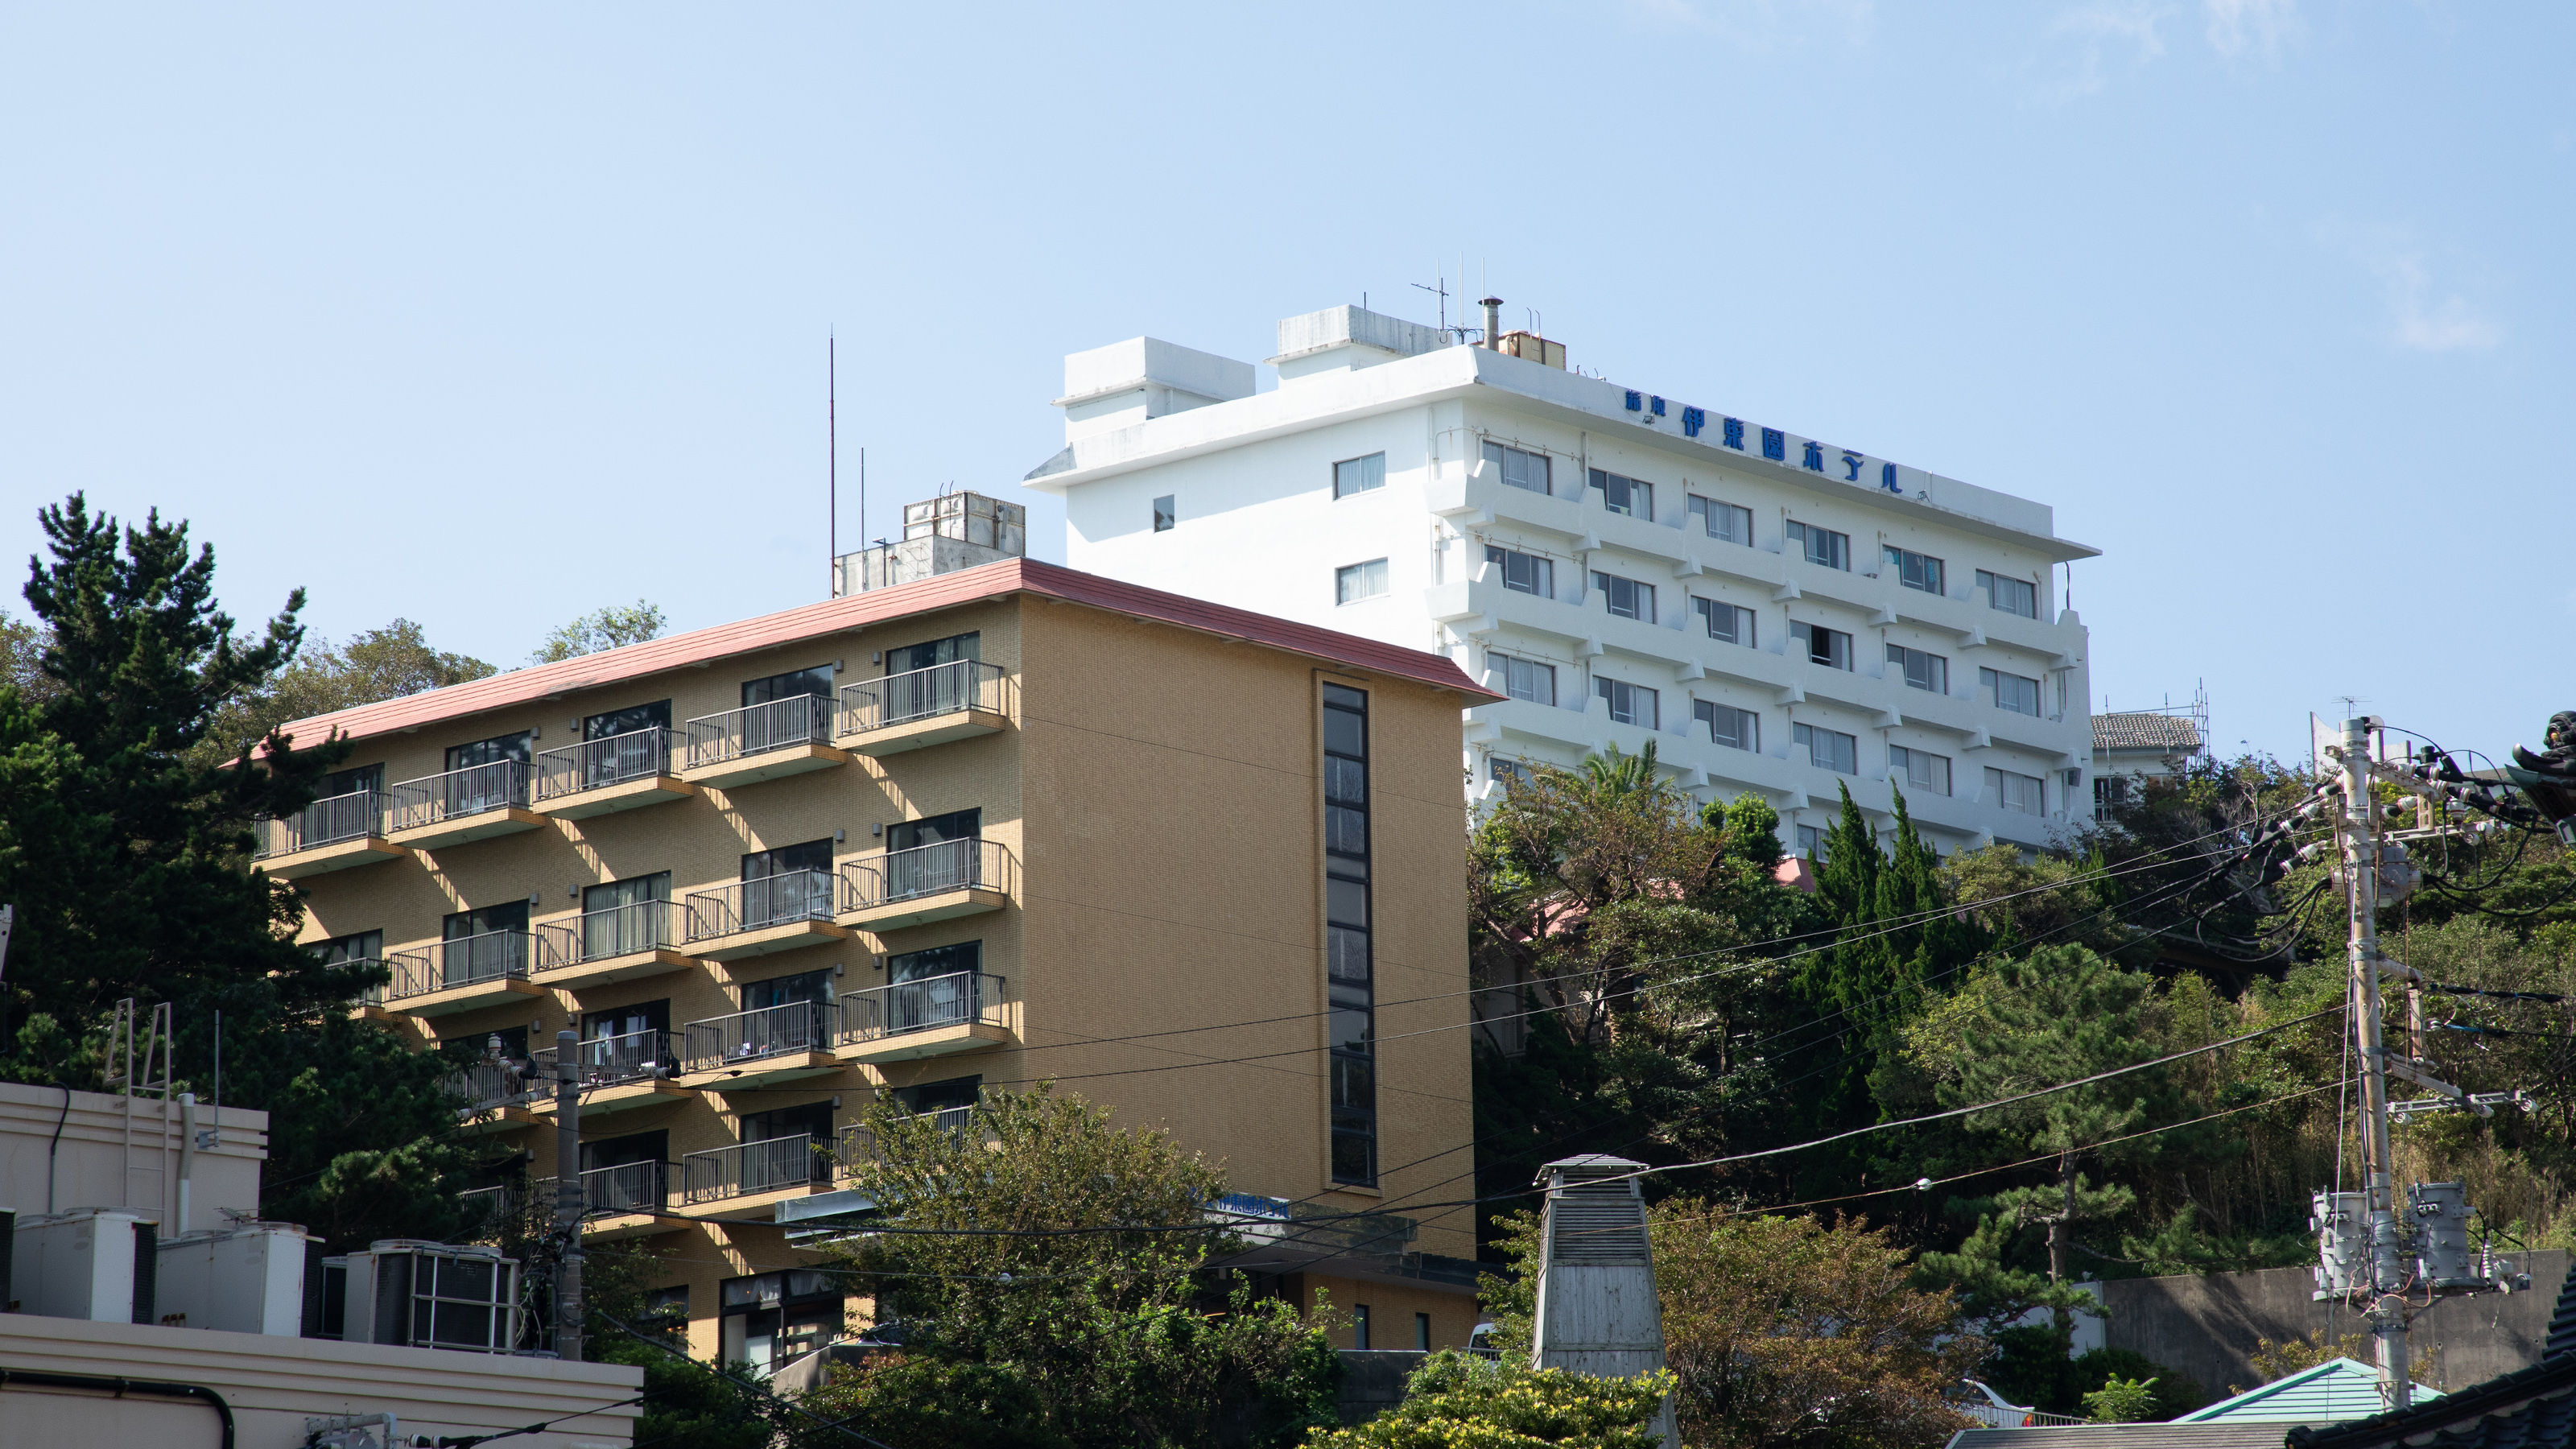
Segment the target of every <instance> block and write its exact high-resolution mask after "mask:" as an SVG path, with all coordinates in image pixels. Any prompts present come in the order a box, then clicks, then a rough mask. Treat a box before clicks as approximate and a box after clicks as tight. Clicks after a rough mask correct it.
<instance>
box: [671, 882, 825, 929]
mask: <svg viewBox="0 0 2576 1449" xmlns="http://www.w3.org/2000/svg"><path fill="white" fill-rule="evenodd" d="M688 910H689V939H690V940H692V941H712V940H714V939H716V938H717V937H719V936H732V935H737V934H739V933H741V932H744V931H760V930H766V929H768V928H769V927H771V926H786V925H792V924H794V923H796V922H798V921H828V920H830V919H832V915H833V911H832V876H831V873H830V872H828V871H820V870H791V871H784V872H781V873H780V874H778V875H769V876H762V877H761V878H759V879H758V880H747V881H744V882H742V883H741V884H739V885H729V886H719V887H717V888H716V889H714V890H711V891H696V892H692V893H691V894H690V896H689V901H688Z"/></svg>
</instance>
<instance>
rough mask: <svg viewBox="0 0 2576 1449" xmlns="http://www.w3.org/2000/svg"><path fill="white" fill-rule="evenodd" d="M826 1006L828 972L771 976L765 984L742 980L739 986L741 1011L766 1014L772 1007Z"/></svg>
mask: <svg viewBox="0 0 2576 1449" xmlns="http://www.w3.org/2000/svg"><path fill="white" fill-rule="evenodd" d="M800 1002H801V1003H803V1004H805V1005H807V1006H829V1005H831V1004H832V969H831V968H830V967H828V966H826V967H824V968H823V969H821V970H819V971H799V972H797V973H796V974H795V975H793V976H772V977H770V978H769V979H768V980H766V981H746V982H744V983H743V986H742V1009H743V1010H745V1011H767V1010H768V1009H769V1008H771V1007H773V1006H794V1005H797V1004H799V1003H800Z"/></svg>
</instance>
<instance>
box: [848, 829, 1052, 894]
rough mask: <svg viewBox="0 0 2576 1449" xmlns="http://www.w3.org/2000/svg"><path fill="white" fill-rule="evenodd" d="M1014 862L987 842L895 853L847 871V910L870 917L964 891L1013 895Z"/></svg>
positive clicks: (863, 861)
mask: <svg viewBox="0 0 2576 1449" xmlns="http://www.w3.org/2000/svg"><path fill="white" fill-rule="evenodd" d="M1009 866H1010V857H1009V855H1008V854H1007V853H1006V852H1005V851H1004V850H1003V849H1002V846H1001V842H999V841H994V840H986V839H984V838H983V837H981V836H975V837H971V838H969V839H965V840H942V841H938V842H935V843H933V844H930V845H916V846H914V847H912V848H911V849H910V850H889V851H887V852H886V853H885V854H883V855H871V856H866V857H863V858H861V859H858V860H854V861H851V862H849V863H848V864H846V865H844V866H842V867H841V886H842V894H843V900H842V904H841V909H843V910H845V911H864V910H869V909H871V908H873V907H876V906H890V905H894V904H897V903H898V902H902V901H910V900H918V899H920V898H921V897H923V896H936V895H945V894H946V893H948V892H950V891H962V890H996V891H997V890H1007V889H1009V886H1008V883H1007V882H1006V880H1005V879H1004V874H1003V873H1004V872H1005V871H1006V870H1008V869H1009Z"/></svg>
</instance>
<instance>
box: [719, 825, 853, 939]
mask: <svg viewBox="0 0 2576 1449" xmlns="http://www.w3.org/2000/svg"><path fill="white" fill-rule="evenodd" d="M740 909H741V914H740V917H739V918H738V921H737V923H736V924H735V925H734V929H735V930H738V931H757V930H762V929H764V928H766V927H770V926H783V925H786V924H787V923H788V922H790V921H807V920H813V921H828V920H830V919H831V918H832V842H831V841H829V840H809V841H806V842H805V843H803V844H802V845H782V846H779V847H778V848H777V849H775V850H755V851H752V852H751V853H749V854H747V855H745V856H744V857H743V858H742V905H741V908H740Z"/></svg>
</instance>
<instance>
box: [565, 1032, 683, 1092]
mask: <svg viewBox="0 0 2576 1449" xmlns="http://www.w3.org/2000/svg"><path fill="white" fill-rule="evenodd" d="M573 1051H574V1053H575V1055H574V1057H573V1080H574V1081H576V1082H578V1083H580V1084H581V1085H583V1086H585V1087H614V1086H618V1085H620V1084H622V1083H626V1082H643V1081H650V1080H652V1079H654V1078H656V1077H667V1076H669V1075H671V1073H672V1071H673V1070H674V1069H675V1068H676V1067H677V1066H678V1059H677V1058H675V1057H673V1056H672V1055H671V1034H670V1033H669V1032H667V1031H658V1030H646V1031H630V1032H622V1033H620V1034H618V1035H616V1036H598V1037H592V1038H591V1039H590V1040H588V1041H586V1042H583V1043H581V1044H580V1045H579V1046H577V1047H575V1048H573ZM533 1055H534V1061H533V1065H532V1067H531V1070H532V1071H534V1072H535V1073H536V1075H537V1076H538V1077H539V1078H541V1079H542V1080H543V1083H544V1086H545V1090H547V1091H549V1092H551V1091H553V1090H554V1089H555V1049H554V1048H553V1047H539V1048H538V1049H537V1050H536V1052H535V1053H534V1054H533Z"/></svg>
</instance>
